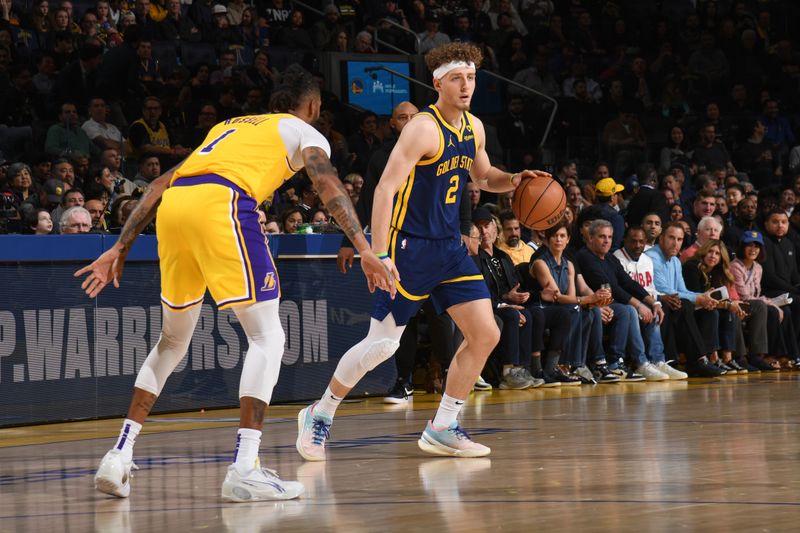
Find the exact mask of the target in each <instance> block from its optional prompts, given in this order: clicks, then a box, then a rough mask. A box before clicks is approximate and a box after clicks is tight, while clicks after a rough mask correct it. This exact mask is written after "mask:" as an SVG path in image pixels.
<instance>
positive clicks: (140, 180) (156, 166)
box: [133, 155, 161, 188]
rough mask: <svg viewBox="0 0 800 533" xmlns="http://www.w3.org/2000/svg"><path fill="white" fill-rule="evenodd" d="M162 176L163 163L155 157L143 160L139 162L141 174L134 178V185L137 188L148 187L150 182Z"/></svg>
mask: <svg viewBox="0 0 800 533" xmlns="http://www.w3.org/2000/svg"><path fill="white" fill-rule="evenodd" d="M160 175H161V161H159V159H158V157H156V156H154V155H148V156H145V157H143V158H141V160H140V162H139V172H138V174H136V177H135V178H133V183H134V184H135V185H136V186H137V187H142V188H144V187H147V186H148V185H149V184H150V182H152V181H153V180H154V179H156V178H157V177H159V176H160Z"/></svg>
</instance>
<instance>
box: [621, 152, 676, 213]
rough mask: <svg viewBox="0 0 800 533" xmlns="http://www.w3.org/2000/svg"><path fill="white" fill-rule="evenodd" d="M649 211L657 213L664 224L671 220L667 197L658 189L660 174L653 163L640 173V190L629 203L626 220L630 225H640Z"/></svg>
mask: <svg viewBox="0 0 800 533" xmlns="http://www.w3.org/2000/svg"><path fill="white" fill-rule="evenodd" d="M647 213H657V214H658V216H659V217H661V224H662V225H664V224H666V223H667V221H668V220H669V211H668V209H667V198H666V197H665V196H664V194H663V193H662V192H661V191H659V190H658V174H657V173H656V169H655V167H653V166H652V165H647V168H646V169H645V171H644V172H642V173H641V174H640V175H639V192H637V193H636V194H635V195H634V196H633V198H631V201H630V202H629V203H628V213H627V215H626V216H625V222H627V223H628V226H636V225H639V224H641V222H642V219H643V218H644V216H645V215H646V214H647Z"/></svg>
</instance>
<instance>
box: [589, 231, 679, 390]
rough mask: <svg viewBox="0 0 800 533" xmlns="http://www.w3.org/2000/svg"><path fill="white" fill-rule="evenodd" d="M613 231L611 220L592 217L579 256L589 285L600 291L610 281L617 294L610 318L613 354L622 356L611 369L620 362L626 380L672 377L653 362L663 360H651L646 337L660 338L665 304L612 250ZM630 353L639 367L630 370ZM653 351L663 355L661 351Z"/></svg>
mask: <svg viewBox="0 0 800 533" xmlns="http://www.w3.org/2000/svg"><path fill="white" fill-rule="evenodd" d="M613 231H614V230H613V228H612V225H611V223H610V222H608V221H607V220H603V219H598V220H594V221H592V222H591V223H590V224H589V228H588V235H589V240H588V242H587V243H586V247H584V248H582V249H581V250H580V251H579V252H578V254H577V257H576V258H577V262H578V267H579V268H580V270H581V274H582V275H583V277H584V279H585V280H586V284H587V285H588V286H589V288H590V289H592V290H593V291H598V290H600V289H601V288H604V287H603V286H604V285H608V286H609V287H610V289H611V294H612V296H613V298H614V301H613V302H612V303H610V304H609V305H608V307H609V308H610V309H611V310H612V312H613V317H612V319H611V321H610V323H611V331H610V335H611V340H610V344H609V356H610V357H611V358H612V359H613V360H615V361H616V360H619V363H618V365H616V364H615V363H612V365H611V367H612V368H611V369H612V370H614V366H617V368H618V370H619V374H618V375H619V376H620V378H621V379H622V380H624V381H641V380H642V378H644V379H646V380H648V381H664V380H667V379H670V376H669V375H668V374H666V373H664V372H662V371H661V370H659V368H658V367H657V366H656V365H655V364H653V363H654V362H655V363H659V362H661V361H658V360H655V361H651V360H648V355H647V354H645V344H644V340H643V337H646V338H648V339H650V345H651V346H653V347H654V346H655V345H656V344H657V342H660V331H659V330H658V324H660V323H661V320H662V318H663V316H664V315H663V311H662V310H661V304H660V303H657V302H658V300H656V299H655V298H654V297H653V296H652V295H650V294H648V293H647V291H645V290H644V289H643V288H642V287H641V286H640V285H639V284H638V283H636V282H634V281H633V280H632V279H631V278H630V276H629V275H628V274H627V273H626V272H625V270H623V268H622V266H621V265H620V264H619V261H618V260H617V259H616V257H614V256H613V255H612V254H611V241H612V233H613ZM640 322H641V324H640ZM656 339H657V340H656ZM626 353H627V355H629V356H630V357H629V361H630V362H631V363H632V364H633V368H634V369H635V370H629V369H628V368H627V367H626V366H625V365H624V364H622V361H623V360H625V356H626ZM649 355H650V356H651V357H659V354H658V353H657V351H656V352H655V353H651V354H649Z"/></svg>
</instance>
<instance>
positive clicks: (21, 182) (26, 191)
mask: <svg viewBox="0 0 800 533" xmlns="http://www.w3.org/2000/svg"><path fill="white" fill-rule="evenodd" d="M6 179H7V180H8V185H7V186H6V187H3V188H0V194H5V195H7V196H9V197H10V198H11V202H10V203H11V205H13V206H14V209H16V210H17V212H18V213H19V215H20V216H22V215H23V204H29V205H30V206H31V207H32V208H36V207H39V189H38V187H37V186H35V185H34V184H33V179H32V178H31V169H30V167H29V166H28V165H26V164H25V163H13V164H12V165H9V167H8V170H7V171H6Z"/></svg>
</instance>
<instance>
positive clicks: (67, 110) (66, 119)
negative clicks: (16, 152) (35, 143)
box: [44, 102, 100, 156]
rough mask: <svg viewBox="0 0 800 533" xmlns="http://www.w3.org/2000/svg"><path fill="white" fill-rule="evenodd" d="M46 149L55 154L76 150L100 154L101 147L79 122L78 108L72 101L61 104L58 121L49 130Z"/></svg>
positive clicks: (70, 152)
mask: <svg viewBox="0 0 800 533" xmlns="http://www.w3.org/2000/svg"><path fill="white" fill-rule="evenodd" d="M44 149H45V151H46V152H47V153H48V154H50V155H54V156H62V155H69V154H72V153H74V152H80V153H82V154H92V155H99V154H100V149H99V148H98V147H97V146H96V145H95V144H94V143H93V142H92V141H91V140H89V137H88V136H87V135H86V132H84V131H83V130H82V129H81V127H80V125H79V124H78V109H77V108H76V107H75V104H74V103H72V102H66V103H64V104H61V111H59V113H58V123H57V124H53V125H52V126H50V128H48V130H47V139H46V140H45V143H44Z"/></svg>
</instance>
